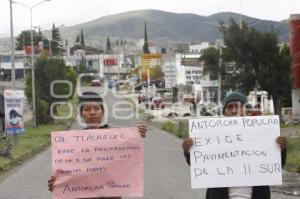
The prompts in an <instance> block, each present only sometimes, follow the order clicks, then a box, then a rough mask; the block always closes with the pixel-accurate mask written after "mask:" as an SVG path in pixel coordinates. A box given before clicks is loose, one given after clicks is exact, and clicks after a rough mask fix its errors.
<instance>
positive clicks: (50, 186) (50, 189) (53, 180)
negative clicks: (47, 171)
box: [48, 176, 56, 192]
mask: <svg viewBox="0 0 300 199" xmlns="http://www.w3.org/2000/svg"><path fill="white" fill-rule="evenodd" d="M55 180H56V179H55V177H54V176H51V178H50V179H49V180H48V189H49V191H51V192H53V189H54V182H55Z"/></svg>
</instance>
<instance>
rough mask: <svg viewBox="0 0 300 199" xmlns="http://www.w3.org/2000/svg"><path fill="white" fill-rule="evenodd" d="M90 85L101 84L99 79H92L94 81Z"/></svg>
mask: <svg viewBox="0 0 300 199" xmlns="http://www.w3.org/2000/svg"><path fill="white" fill-rule="evenodd" d="M91 85H92V86H101V85H102V84H101V81H100V80H99V79H94V80H92V82H91Z"/></svg>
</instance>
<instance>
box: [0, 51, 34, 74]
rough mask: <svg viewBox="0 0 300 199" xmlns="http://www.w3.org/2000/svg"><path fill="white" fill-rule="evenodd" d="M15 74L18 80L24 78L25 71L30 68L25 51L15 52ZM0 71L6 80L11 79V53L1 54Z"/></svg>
mask: <svg viewBox="0 0 300 199" xmlns="http://www.w3.org/2000/svg"><path fill="white" fill-rule="evenodd" d="M14 58H15V74H16V79H19V78H24V76H25V69H26V68H28V67H29V66H28V64H27V60H26V53H25V51H24V50H16V51H15V56H14ZM0 70H1V75H3V78H4V79H11V70H12V62H11V52H9V51H7V52H0Z"/></svg>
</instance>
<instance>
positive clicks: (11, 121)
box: [4, 90, 24, 134]
mask: <svg viewBox="0 0 300 199" xmlns="http://www.w3.org/2000/svg"><path fill="white" fill-rule="evenodd" d="M4 104H5V131H6V133H7V134H20V133H24V122H23V106H24V91H20V90H5V91H4Z"/></svg>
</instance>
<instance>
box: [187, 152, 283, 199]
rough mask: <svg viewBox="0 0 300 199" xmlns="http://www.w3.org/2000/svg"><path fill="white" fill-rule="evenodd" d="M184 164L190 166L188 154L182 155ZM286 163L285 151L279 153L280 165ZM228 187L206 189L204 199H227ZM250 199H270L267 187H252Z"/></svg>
mask: <svg viewBox="0 0 300 199" xmlns="http://www.w3.org/2000/svg"><path fill="white" fill-rule="evenodd" d="M184 156H185V159H186V162H187V163H188V164H189V165H190V153H184ZM285 161H286V149H284V150H282V151H281V165H282V167H283V166H284V164H285ZM228 190H229V189H228V187H222V188H208V189H207V191H206V199H229V195H228ZM251 198H252V199H270V198H271V193H270V187H269V186H254V187H252V197H251Z"/></svg>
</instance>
